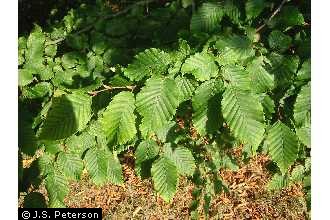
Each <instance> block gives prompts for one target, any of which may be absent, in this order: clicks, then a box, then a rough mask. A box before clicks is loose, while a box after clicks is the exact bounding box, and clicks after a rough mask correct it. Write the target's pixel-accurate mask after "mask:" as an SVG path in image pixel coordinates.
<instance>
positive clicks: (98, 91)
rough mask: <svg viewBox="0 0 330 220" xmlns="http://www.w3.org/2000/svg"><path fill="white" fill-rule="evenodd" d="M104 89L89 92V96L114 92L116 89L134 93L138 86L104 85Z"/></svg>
mask: <svg viewBox="0 0 330 220" xmlns="http://www.w3.org/2000/svg"><path fill="white" fill-rule="evenodd" d="M103 87H104V89H101V90H97V91H91V92H88V94H90V95H91V96H96V95H97V94H99V93H100V92H104V91H112V90H114V89H128V90H131V91H133V90H134V89H135V88H136V86H108V85H103Z"/></svg>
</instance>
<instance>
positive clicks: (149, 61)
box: [124, 48, 171, 81]
mask: <svg viewBox="0 0 330 220" xmlns="http://www.w3.org/2000/svg"><path fill="white" fill-rule="evenodd" d="M170 61H171V57H170V56H169V54H168V53H166V52H164V51H162V50H160V49H156V48H151V49H147V50H145V51H143V52H141V53H139V54H137V55H136V56H135V59H134V61H133V63H131V64H129V65H128V66H127V68H126V69H125V70H124V74H125V76H127V77H128V78H129V79H130V80H132V81H140V80H142V79H143V78H145V77H147V76H152V75H161V74H165V73H166V71H167V68H168V65H169V64H170Z"/></svg>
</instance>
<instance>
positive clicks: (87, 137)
mask: <svg viewBox="0 0 330 220" xmlns="http://www.w3.org/2000/svg"><path fill="white" fill-rule="evenodd" d="M100 133H101V132H100ZM100 133H99V134H100ZM98 141H99V140H98ZM95 145H96V141H95V136H94V135H92V134H90V133H88V132H87V131H84V132H82V133H81V134H80V135H79V136H77V135H72V136H71V137H69V138H68V139H66V142H65V146H66V147H67V150H68V151H69V152H71V153H74V154H78V155H80V156H82V155H83V153H84V152H85V151H86V150H87V149H88V148H91V147H94V146H95Z"/></svg>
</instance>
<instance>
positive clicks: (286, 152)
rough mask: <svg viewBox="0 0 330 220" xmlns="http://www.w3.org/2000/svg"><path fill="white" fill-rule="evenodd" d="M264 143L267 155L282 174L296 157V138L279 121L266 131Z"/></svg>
mask: <svg viewBox="0 0 330 220" xmlns="http://www.w3.org/2000/svg"><path fill="white" fill-rule="evenodd" d="M266 142H267V145H268V148H269V154H270V156H271V158H272V160H273V161H275V162H276V164H277V165H278V166H279V168H280V170H281V172H282V174H284V173H286V171H287V170H288V168H289V167H290V166H291V165H292V164H293V163H294V161H295V160H296V158H297V156H298V141H297V136H296V135H295V133H294V132H293V131H291V130H290V128H289V127H287V126H286V125H285V124H283V123H282V122H281V121H277V122H276V123H275V124H274V125H273V126H272V127H271V128H270V129H269V131H268V135H267V138H266Z"/></svg>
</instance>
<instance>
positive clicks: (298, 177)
mask: <svg viewBox="0 0 330 220" xmlns="http://www.w3.org/2000/svg"><path fill="white" fill-rule="evenodd" d="M304 177H305V167H304V166H303V165H298V166H295V167H294V168H293V169H292V172H291V175H290V178H289V180H290V182H291V183H294V182H298V181H302V180H303V179H304Z"/></svg>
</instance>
